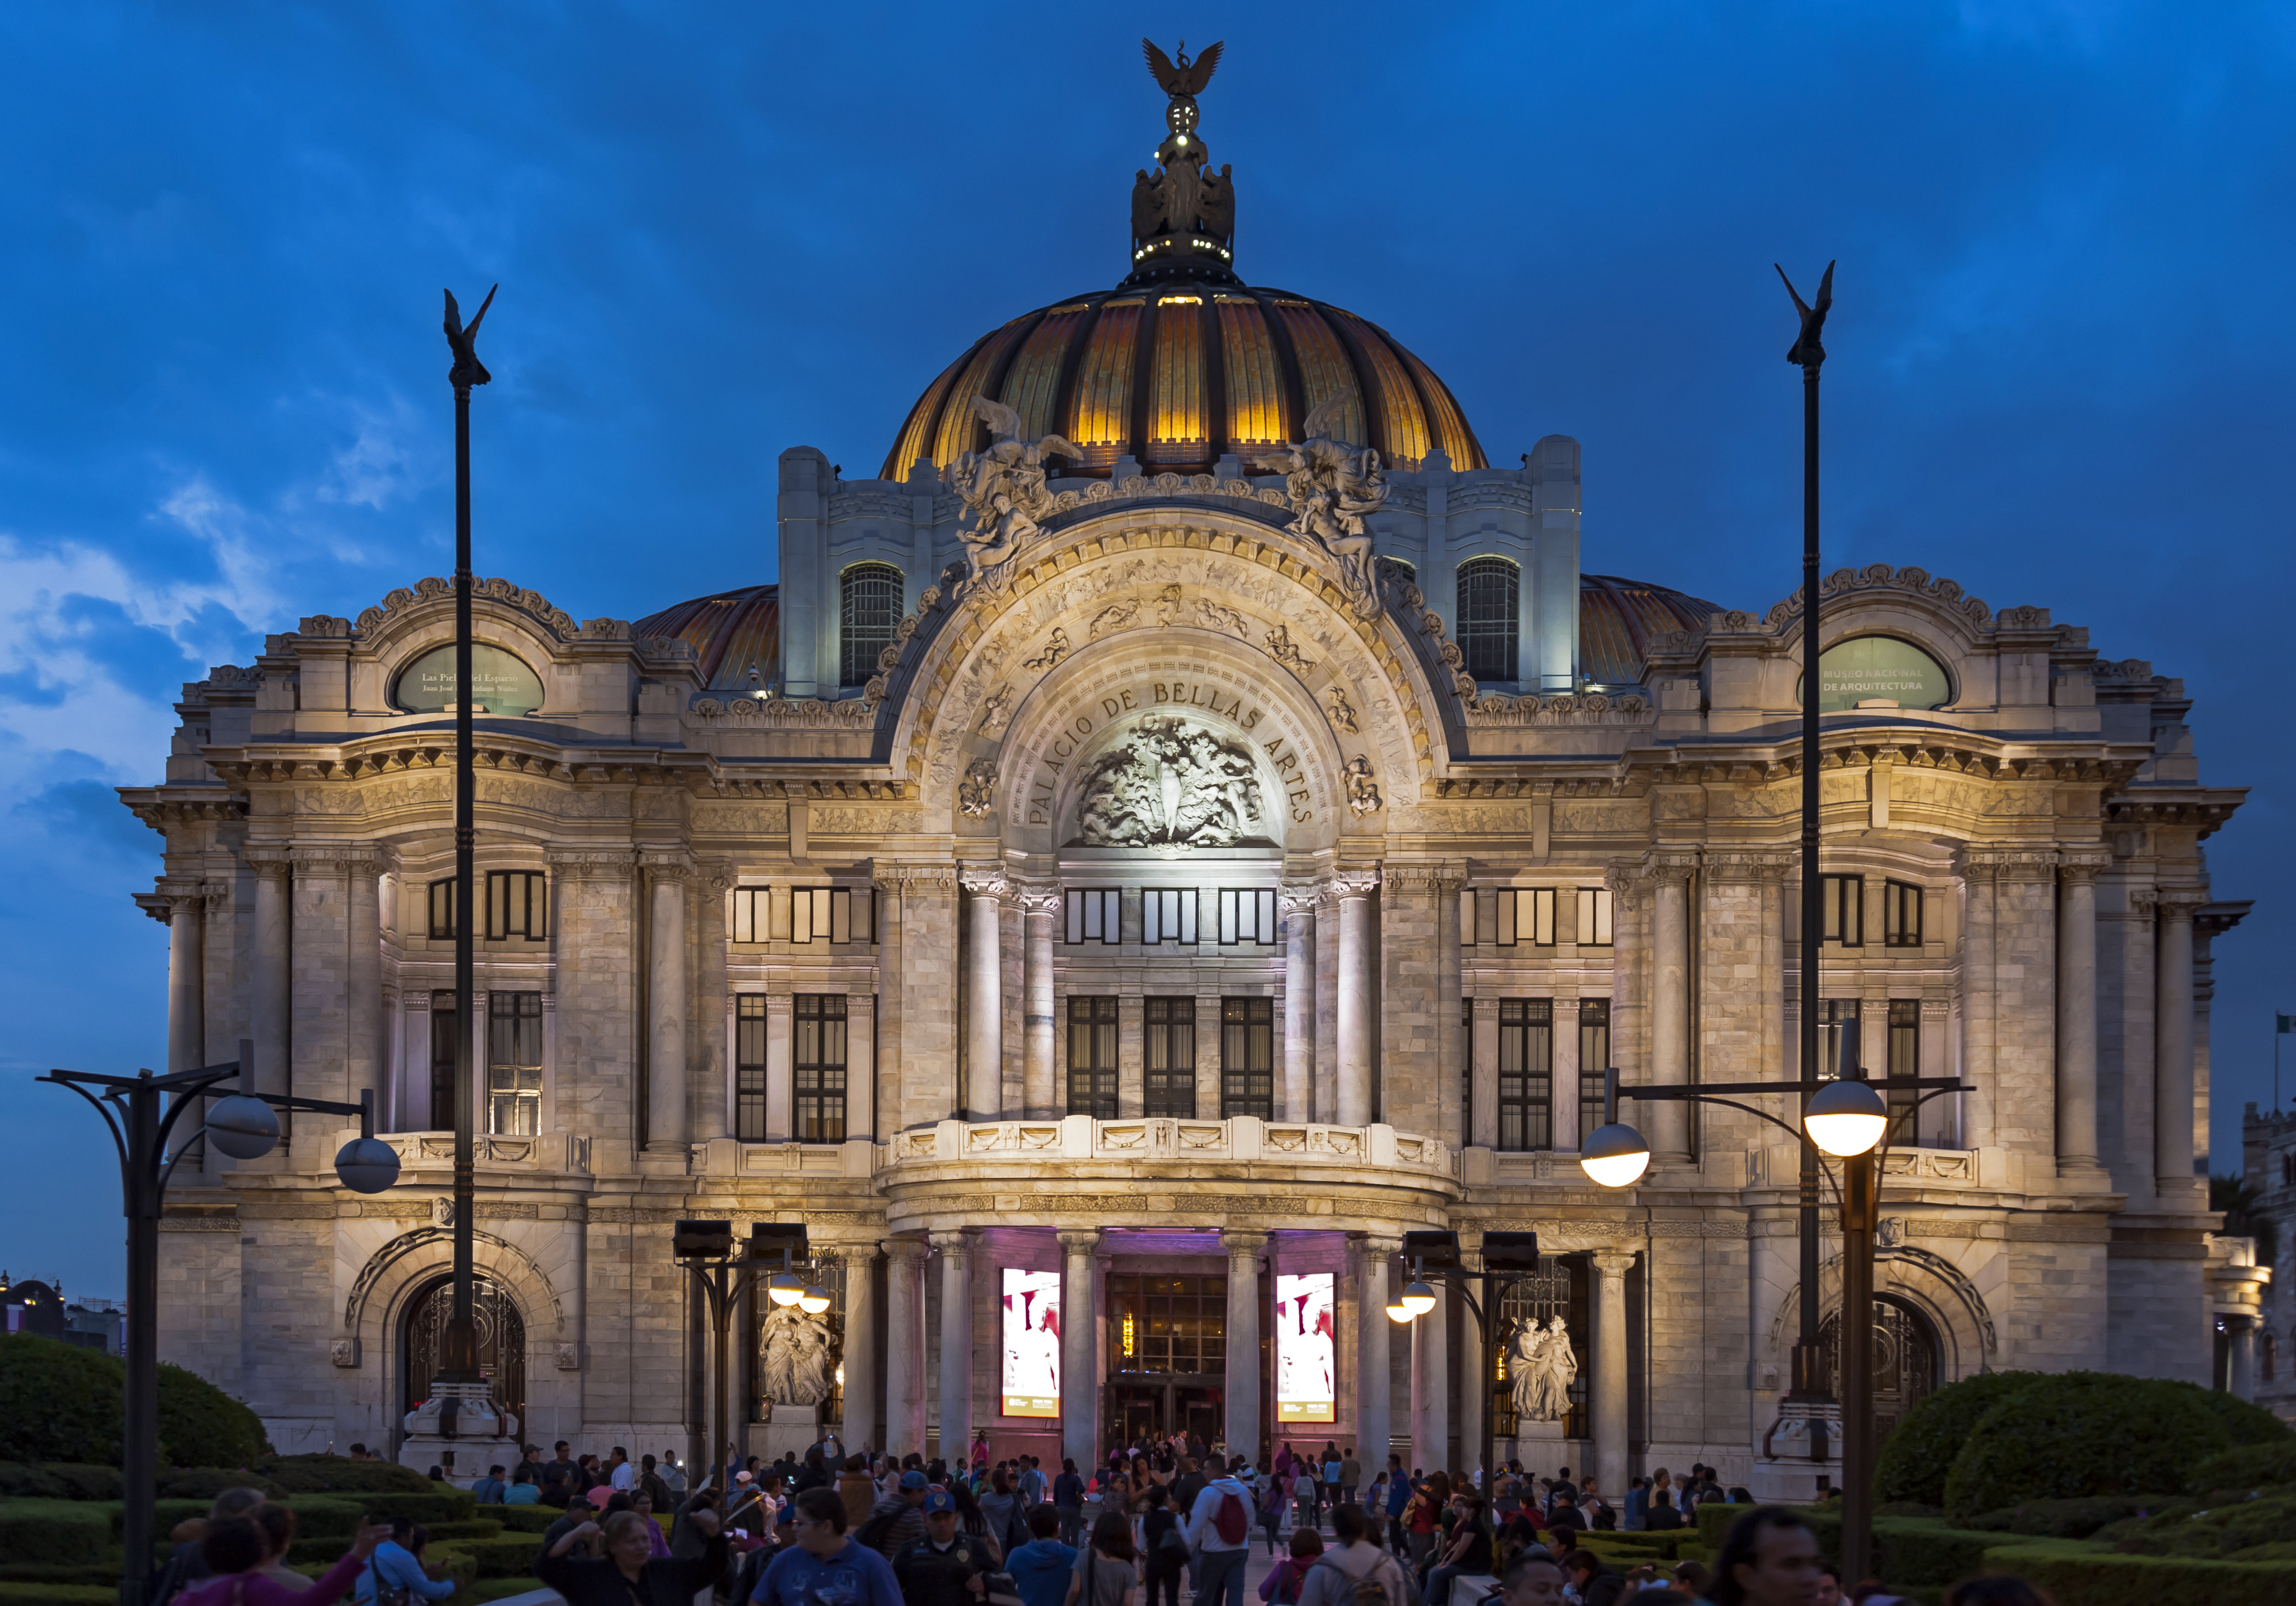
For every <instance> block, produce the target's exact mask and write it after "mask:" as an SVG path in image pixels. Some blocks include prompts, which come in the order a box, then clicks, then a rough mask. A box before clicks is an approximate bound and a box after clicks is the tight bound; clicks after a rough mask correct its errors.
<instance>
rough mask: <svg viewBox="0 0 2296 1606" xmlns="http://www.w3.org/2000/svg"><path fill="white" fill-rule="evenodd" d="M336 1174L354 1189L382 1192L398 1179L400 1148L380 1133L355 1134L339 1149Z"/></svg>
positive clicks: (336, 1156) (347, 1186) (336, 1152)
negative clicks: (375, 1135)
mask: <svg viewBox="0 0 2296 1606" xmlns="http://www.w3.org/2000/svg"><path fill="white" fill-rule="evenodd" d="M335 1176H337V1177H338V1178H339V1179H340V1181H341V1183H342V1184H343V1186H345V1187H346V1188H348V1189H349V1190H350V1191H351V1192H354V1193H381V1192H386V1191H388V1190H389V1187H390V1185H391V1184H393V1183H395V1182H397V1181H398V1150H396V1149H394V1148H392V1147H391V1146H390V1145H389V1143H384V1142H383V1141H382V1140H381V1138H379V1137H355V1138H353V1139H351V1141H350V1142H349V1143H345V1144H344V1145H343V1146H342V1147H341V1148H340V1149H338V1150H336V1151H335Z"/></svg>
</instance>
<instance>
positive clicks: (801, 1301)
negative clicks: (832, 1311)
mask: <svg viewBox="0 0 2296 1606" xmlns="http://www.w3.org/2000/svg"><path fill="white" fill-rule="evenodd" d="M797 1302H798V1307H799V1309H801V1310H803V1311H804V1312H805V1314H806V1315H808V1316H817V1315H820V1314H821V1313H822V1312H823V1311H824V1310H827V1309H828V1308H829V1291H828V1290H827V1289H825V1288H824V1287H822V1286H821V1284H819V1283H818V1282H808V1283H807V1284H806V1285H805V1291H804V1292H803V1293H801V1294H799V1296H798V1297H797Z"/></svg>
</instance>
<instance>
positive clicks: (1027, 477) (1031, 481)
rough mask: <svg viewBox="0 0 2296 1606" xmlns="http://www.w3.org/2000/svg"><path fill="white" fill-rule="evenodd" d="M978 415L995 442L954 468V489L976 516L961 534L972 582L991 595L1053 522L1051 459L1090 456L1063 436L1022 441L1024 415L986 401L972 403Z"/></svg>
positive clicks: (951, 480)
mask: <svg viewBox="0 0 2296 1606" xmlns="http://www.w3.org/2000/svg"><path fill="white" fill-rule="evenodd" d="M972 412H973V415H974V416H975V417H977V418H979V419H980V421H981V422H984V423H986V424H987V425H988V432H989V435H990V436H991V437H992V438H991V439H990V441H989V443H988V450H987V451H985V452H964V453H960V454H959V455H958V456H957V459H956V461H955V463H951V464H949V470H948V478H949V484H950V485H951V486H952V487H954V488H955V491H956V494H957V497H958V499H959V500H961V501H962V502H963V503H964V507H965V511H966V512H969V513H971V514H972V528H971V529H964V528H960V529H958V530H957V532H956V535H957V539H958V540H960V541H962V542H964V551H965V556H966V558H967V560H968V561H970V563H971V566H972V579H973V581H974V582H975V583H976V584H980V585H982V586H986V587H988V589H990V590H995V589H996V588H998V587H999V586H1002V585H1003V584H1004V582H1005V579H1006V578H1009V576H1010V574H1011V572H1012V569H1011V565H1012V561H1013V554H1014V553H1017V552H1018V551H1019V550H1020V549H1021V544H1022V543H1024V542H1026V541H1027V540H1028V539H1029V537H1031V536H1034V535H1036V534H1037V531H1038V530H1039V529H1042V528H1043V523H1042V521H1043V520H1046V519H1047V518H1049V517H1051V516H1052V513H1053V510H1054V501H1053V495H1052V493H1051V492H1050V491H1048V490H1046V488H1045V482H1046V479H1047V478H1048V473H1047V471H1046V467H1045V460H1046V458H1047V457H1054V456H1059V457H1066V458H1069V459H1070V460H1071V461H1075V460H1078V459H1080V458H1082V457H1083V455H1084V453H1083V451H1082V450H1081V449H1079V448H1078V447H1077V446H1076V445H1075V444H1074V443H1072V442H1070V441H1069V440H1068V439H1066V438H1063V437H1062V436H1058V435H1045V436H1040V437H1038V438H1037V439H1035V440H1023V439H1022V438H1021V415H1020V414H1018V413H1016V412H1014V411H1013V409H1012V408H1010V407H1008V406H1005V404H1004V403H1003V402H1000V401H993V400H991V399H990V398H989V397H986V396H976V397H973V398H972Z"/></svg>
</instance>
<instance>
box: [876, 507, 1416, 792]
mask: <svg viewBox="0 0 2296 1606" xmlns="http://www.w3.org/2000/svg"><path fill="white" fill-rule="evenodd" d="M1207 516H1210V517H1212V518H1213V519H1214V520H1215V527H1212V528H1207V527H1206V525H1205V524H1204V523H1203V522H1201V520H1203V519H1204V518H1206V517H1207ZM1235 522H1236V523H1237V524H1238V526H1239V528H1237V529H1222V528H1218V527H1216V525H1217V515H1208V514H1207V513H1206V512H1199V510H1194V509H1165V510H1156V511H1153V512H1150V513H1148V514H1145V515H1144V514H1138V513H1135V514H1130V515H1127V516H1124V518H1123V519H1121V520H1119V518H1118V517H1111V518H1109V519H1107V520H1095V521H1093V522H1091V523H1088V524H1086V525H1081V526H1078V527H1076V528H1074V529H1067V530H1062V531H1060V532H1059V533H1058V534H1057V535H1056V536H1054V537H1048V538H1046V540H1045V542H1044V543H1043V544H1042V545H1040V546H1039V547H1038V548H1037V549H1036V550H1035V551H1033V552H1032V553H1031V560H1032V561H1031V564H1030V566H1029V568H1028V569H1024V570H1023V571H1022V572H1021V574H1020V575H1019V576H1018V577H1017V578H1015V579H1014V580H1013V582H1012V583H1011V584H1010V585H1008V586H1006V587H1005V589H1004V590H1003V591H1002V592H1000V593H997V594H991V595H984V596H974V597H971V598H964V597H961V598H960V599H959V600H958V601H957V602H955V603H954V604H952V608H953V613H952V616H951V617H950V618H949V619H947V621H946V622H945V623H944V624H943V625H942V626H941V627H940V628H939V630H938V631H936V632H935V634H934V636H933V639H932V641H931V643H930V644H928V645H927V646H926V647H925V649H924V650H923V651H922V653H921V654H920V656H919V659H918V660H917V662H916V664H915V667H914V669H913V670H911V671H910V672H909V673H908V674H907V675H906V676H905V684H904V686H903V688H902V691H901V692H900V698H899V701H900V708H899V711H898V714H897V716H896V717H895V720H894V723H893V730H892V740H891V745H890V755H891V757H892V758H893V762H894V763H895V766H896V767H897V769H902V768H906V771H907V772H908V774H910V775H911V776H912V778H914V779H915V780H916V781H917V782H918V783H920V790H921V793H922V802H923V804H924V807H925V810H926V817H927V818H928V819H929V820H931V819H940V818H946V819H948V820H950V821H951V822H952V824H953V828H954V829H956V830H959V831H960V832H963V831H964V830H965V828H966V826H967V824H968V823H969V822H970V821H971V820H973V819H980V818H985V817H986V812H985V806H984V803H983V799H982V795H981V788H982V785H983V778H984V776H986V777H991V778H993V777H995V776H996V775H997V774H999V773H1000V772H1001V771H1002V769H1003V768H1004V766H1005V754H1006V752H1007V751H1008V750H1009V748H1008V742H1009V738H1010V735H1011V733H1012V732H1013V729H1014V728H1015V727H1016V725H1017V723H1018V722H1019V721H1020V719H1021V715H1022V712H1023V710H1024V709H1029V710H1032V711H1033V710H1035V709H1041V708H1043V707H1046V706H1047V702H1046V696H1045V692H1046V687H1047V684H1048V683H1054V682H1055V681H1057V683H1058V684H1062V685H1067V684H1071V683H1073V682H1075V681H1076V680H1078V677H1080V676H1087V675H1088V674H1106V673H1111V672H1113V670H1112V666H1106V667H1103V666H1104V665H1105V660H1113V659H1116V658H1118V657H1119V656H1121V657H1124V658H1126V659H1127V660H1128V666H1127V668H1126V671H1125V672H1126V673H1131V672H1132V671H1133V670H1134V669H1135V668H1137V669H1139V670H1140V671H1141V672H1143V673H1150V672H1151V671H1152V669H1153V668H1154V667H1155V664H1156V663H1157V661H1159V660H1163V661H1167V662H1169V663H1170V664H1172V665H1175V666H1177V664H1179V663H1181V662H1184V661H1185V662H1191V663H1196V664H1200V665H1210V664H1214V663H1216V664H1217V665H1218V669H1219V672H1221V673H1224V674H1226V675H1228V676H1237V675H1243V676H1247V677H1248V678H1249V680H1250V682H1251V684H1252V685H1254V686H1255V687H1259V688H1262V689H1264V690H1265V691H1266V693H1267V696H1268V697H1269V698H1270V699H1272V700H1274V701H1275V705H1276V706H1281V707H1283V708H1284V709H1287V710H1290V711H1292V713H1293V715H1294V717H1296V718H1297V719H1298V720H1299V721H1300V725H1298V727H1297V729H1296V730H1295V731H1294V735H1295V736H1297V737H1299V738H1300V739H1302V740H1305V739H1306V738H1307V737H1308V734H1309V733H1310V732H1311V731H1312V730H1313V729H1315V728H1316V726H1318V725H1320V726H1321V728H1322V730H1323V733H1324V740H1325V742H1327V744H1328V745H1327V747H1326V749H1325V751H1326V754H1327V756H1328V754H1329V753H1330V752H1333V751H1337V750H1339V749H1341V748H1342V747H1343V748H1345V750H1346V753H1345V756H1344V757H1342V758H1341V759H1340V760H1339V763H1340V764H1341V766H1345V765H1348V764H1349V763H1351V762H1352V761H1353V760H1354V759H1355V758H1357V757H1359V756H1360V757H1361V758H1363V759H1364V760H1365V766H1363V768H1359V769H1358V771H1357V774H1358V775H1359V777H1361V783H1359V785H1358V789H1357V800H1358V801H1359V802H1362V803H1365V804H1367V803H1368V800H1369V797H1370V793H1369V792H1366V791H1363V790H1362V783H1367V784H1368V785H1370V786H1371V787H1373V788H1374V789H1375V790H1376V791H1377V793H1378V796H1379V799H1380V801H1381V804H1382V807H1384V806H1387V805H1389V804H1391V803H1399V802H1404V801H1409V800H1415V799H1416V798H1417V797H1418V796H1419V794H1420V793H1421V791H1423V790H1424V789H1426V788H1427V787H1428V786H1429V785H1430V784H1431V782H1432V781H1433V779H1434V778H1435V776H1436V774H1438V769H1439V762H1440V761H1439V756H1438V754H1437V752H1436V750H1435V746H1434V744H1433V742H1431V739H1430V732H1431V728H1434V727H1438V726H1439V723H1440V721H1439V717H1431V716H1430V714H1429V712H1428V710H1429V709H1434V708H1436V707H1437V704H1436V702H1435V701H1434V698H1433V694H1432V691H1431V687H1430V685H1429V684H1428V683H1427V681H1426V678H1425V676H1424V675H1423V672H1422V670H1421V668H1420V666H1419V665H1418V664H1417V662H1416V661H1415V659H1414V656H1413V653H1412V651H1411V648H1410V646H1409V644H1408V643H1406V641H1405V640H1404V639H1403V637H1402V635H1401V634H1400V631H1399V627H1398V625H1397V624H1396V622H1395V621H1394V620H1393V619H1390V618H1388V617H1386V616H1384V615H1380V616H1376V617H1374V619H1370V620H1365V619H1359V618H1358V617H1357V615H1356V614H1355V613H1354V612H1353V611H1352V610H1350V609H1349V606H1348V603H1347V600H1346V598H1345V597H1344V595H1343V594H1341V591H1340V589H1339V588H1338V586H1336V585H1334V584H1333V582H1332V581H1331V579H1330V578H1328V576H1327V575H1326V574H1325V572H1324V565H1325V564H1326V563H1327V562H1328V560H1327V559H1325V558H1324V557H1323V556H1322V555H1321V554H1320V553H1316V552H1313V551H1311V550H1310V549H1308V547H1306V546H1304V545H1301V544H1300V543H1299V542H1297V541H1296V539H1295V538H1294V537H1291V536H1289V535H1288V534H1286V533H1284V532H1281V531H1271V530H1269V529H1267V528H1266V527H1264V526H1260V525H1257V524H1253V525H1251V526H1250V527H1249V528H1248V529H1247V528H1243V527H1242V525H1243V521H1242V520H1237V521H1235ZM1183 643H1188V644H1190V645H1194V644H1200V645H1201V651H1197V652H1195V653H1194V655H1193V657H1191V656H1190V645H1184V644H1183ZM1207 653H1210V654H1214V655H1216V656H1214V657H1206V656H1205V654H1207ZM1171 672H1172V673H1174V674H1177V673H1180V670H1179V669H1178V668H1177V667H1175V668H1172V670H1171ZM1150 678H1151V679H1152V678H1153V676H1152V673H1150ZM1167 678H1169V676H1167ZM1136 699H1137V693H1136ZM1119 710H1121V701H1120V699H1119ZM1240 712H1241V711H1240ZM984 764H985V765H986V766H987V769H986V770H985V771H984V770H983V769H982V768H981V766H983V765H984ZM1364 769H1367V770H1368V772H1369V773H1368V774H1367V775H1365V774H1364ZM1339 795H1340V796H1341V798H1342V799H1344V797H1345V795H1346V794H1345V783H1344V782H1342V783H1340V787H1339ZM999 796H1000V797H1001V796H1002V794H1001V792H1000V793H999ZM1341 807H1342V808H1343V809H1345V810H1346V812H1348V813H1349V815H1351V816H1353V815H1356V814H1357V812H1358V811H1357V809H1354V808H1348V807H1347V806H1346V804H1345V803H1344V802H1342V804H1341ZM944 809H946V810H947V811H948V812H947V814H946V815H944V814H943V813H942V812H941V811H942V810H944ZM1361 812H1362V813H1363V814H1365V815H1369V816H1370V820H1369V823H1370V824H1371V826H1372V828H1373V829H1376V828H1377V827H1378V825H1379V824H1380V823H1382V822H1381V821H1380V819H1379V817H1378V815H1379V811H1378V810H1374V809H1371V808H1369V807H1365V808H1364V809H1363V810H1362V811H1361ZM976 829H977V828H976ZM1332 834H1334V835H1336V834H1337V832H1336V830H1334V831H1333V832H1332Z"/></svg>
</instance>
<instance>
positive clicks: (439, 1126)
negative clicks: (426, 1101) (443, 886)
mask: <svg viewBox="0 0 2296 1606" xmlns="http://www.w3.org/2000/svg"><path fill="white" fill-rule="evenodd" d="M454 884H455V883H454V882H452V881H448V882H447V886H448V887H449V888H451V887H453V886H454ZM461 1020H462V1017H461V1016H459V1015H457V1014H456V1013H455V993H454V989H453V988H451V987H440V988H439V989H438V990H437V991H436V992H433V993H432V994H431V995H430V1131H432V1132H452V1131H453V1130H454V1129H455V1028H456V1027H457V1025H458V1024H459V1023H460V1021H461Z"/></svg>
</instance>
